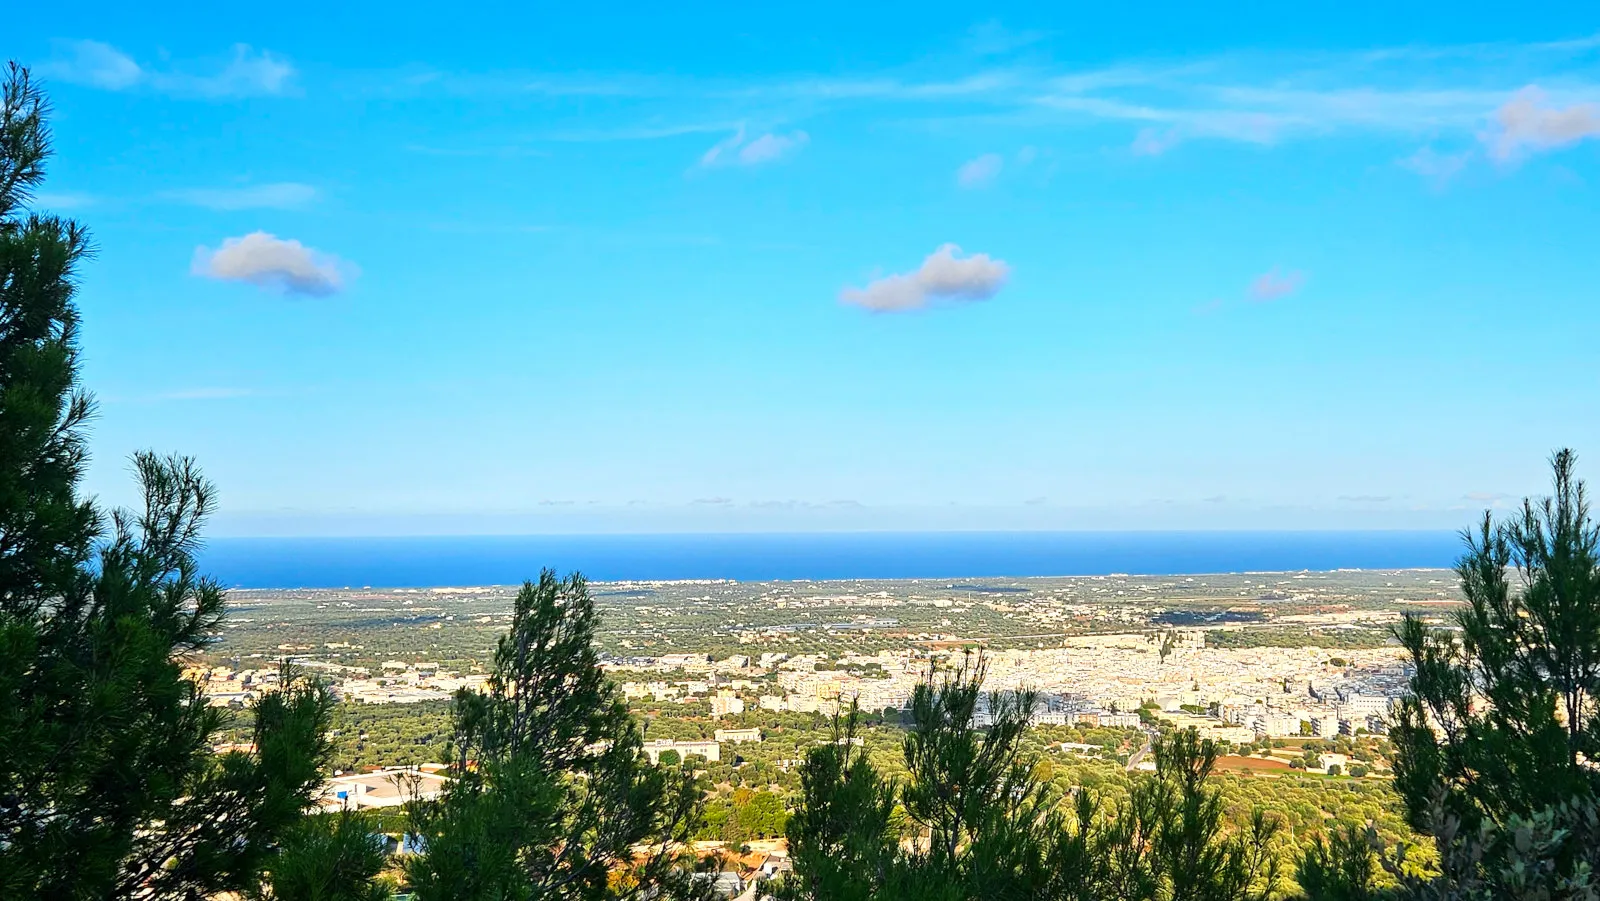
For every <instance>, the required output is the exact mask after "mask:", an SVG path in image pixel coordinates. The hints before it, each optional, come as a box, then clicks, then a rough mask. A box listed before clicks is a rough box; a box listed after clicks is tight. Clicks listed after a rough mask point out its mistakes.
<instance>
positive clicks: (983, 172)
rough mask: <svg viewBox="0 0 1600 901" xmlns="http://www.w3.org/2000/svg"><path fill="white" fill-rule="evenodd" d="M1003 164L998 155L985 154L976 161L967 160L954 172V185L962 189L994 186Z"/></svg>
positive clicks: (1003, 166) (1003, 161)
mask: <svg viewBox="0 0 1600 901" xmlns="http://www.w3.org/2000/svg"><path fill="white" fill-rule="evenodd" d="M1005 164H1006V163H1005V160H1004V159H1002V158H1001V156H1000V154H998V153H985V154H984V155H983V156H980V157H977V158H976V159H970V160H967V161H966V162H965V163H962V164H961V168H959V169H957V170H956V184H958V185H960V186H961V187H963V188H986V187H988V186H989V185H992V184H994V180H995V179H996V178H998V177H999V176H1000V170H1001V169H1003V168H1005Z"/></svg>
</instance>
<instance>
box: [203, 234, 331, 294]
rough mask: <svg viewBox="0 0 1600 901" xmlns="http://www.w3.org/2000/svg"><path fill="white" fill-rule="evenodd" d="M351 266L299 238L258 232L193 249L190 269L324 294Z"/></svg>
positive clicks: (290, 290)
mask: <svg viewBox="0 0 1600 901" xmlns="http://www.w3.org/2000/svg"><path fill="white" fill-rule="evenodd" d="M350 269H351V267H349V266H348V265H347V264H345V263H344V262H342V261H341V260H339V259H338V258H336V257H332V256H329V255H327V254H323V253H318V252H317V251H315V250H312V249H311V248H309V247H307V246H305V245H304V244H301V243H300V242H299V241H293V240H285V239H283V238H279V237H276V236H274V235H269V234H267V233H266V232H261V231H258V232H251V233H250V234H248V235H244V236H243V237H239V238H228V239H226V240H224V241H223V242H222V246H221V247H218V248H217V249H216V250H211V249H210V248H207V247H197V248H195V252H194V262H193V264H192V266H191V269H190V271H191V272H193V273H194V274H195V275H199V276H204V277H206V278H214V279H220V280H223V281H240V282H249V283H250V284H252V285H259V286H261V287H263V288H276V289H278V290H280V291H283V292H284V293H286V294H305V295H310V296H313V297H324V296H327V295H329V294H333V293H335V292H337V291H339V290H340V289H342V288H343V287H344V284H345V281H346V280H347V278H348V277H349V274H350Z"/></svg>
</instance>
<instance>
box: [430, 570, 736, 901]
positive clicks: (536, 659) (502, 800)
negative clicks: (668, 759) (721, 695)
mask: <svg viewBox="0 0 1600 901" xmlns="http://www.w3.org/2000/svg"><path fill="white" fill-rule="evenodd" d="M594 619H595V612H594V601H593V600H592V599H591V598H590V596H589V589H588V585H587V583H586V582H585V581H584V579H583V577H582V576H579V575H576V574H574V575H572V576H569V577H567V578H565V579H559V578H557V577H556V575H555V573H554V572H552V571H550V570H545V571H544V572H543V573H541V574H540V576H539V581H538V582H537V583H532V582H529V583H526V584H524V585H523V586H522V589H521V591H519V592H518V594H517V598H516V603H515V607H514V610H513V613H512V621H511V629H510V631H509V632H508V633H507V634H506V635H505V636H503V637H502V638H501V639H500V643H499V646H498V648H497V649H496V651H495V660H494V670H493V672H492V673H491V675H490V677H489V681H488V685H487V686H486V690H485V691H484V692H483V693H482V694H477V693H473V692H470V691H465V690H463V691H461V692H459V693H458V694H457V695H456V698H455V702H454V708H455V709H454V714H455V732H454V737H453V739H452V767H451V775H452V776H453V777H454V778H453V780H452V781H451V783H450V784H449V786H448V787H447V788H446V790H445V792H444V794H443V796H442V797H440V798H438V799H436V800H431V801H418V802H413V804H412V807H411V815H412V820H411V829H412V831H413V832H414V834H415V835H416V836H417V837H418V838H419V839H420V843H421V845H422V846H423V847H424V848H425V849H426V853H424V854H421V855H418V856H416V857H414V858H413V859H412V860H411V861H410V862H409V863H408V866H407V873H408V875H409V877H410V880H411V884H412V886H413V887H414V888H415V890H416V893H417V897H418V898H421V899H424V901H432V899H461V901H468V899H474V901H476V899H482V901H491V899H492V901H502V899H529V898H539V899H602V898H658V897H699V896H702V895H704V894H705V892H706V891H707V889H708V883H707V882H706V881H705V880H701V879H696V878H695V874H693V873H692V872H691V871H690V870H689V869H688V868H687V867H686V866H685V862H684V860H683V854H684V849H685V848H686V843H687V841H688V839H689V837H690V836H691V835H692V834H693V831H694V827H695V825H696V821H697V818H698V815H699V811H700V806H701V794H702V792H701V788H700V786H699V785H698V784H697V783H696V782H695V780H694V779H693V777H692V776H691V775H690V774H688V773H685V772H683V771H681V770H678V769H676V768H670V767H660V766H654V765H651V764H650V763H649V762H648V760H647V759H646V758H645V757H644V755H643V753H642V750H641V749H642V736H641V734H640V731H639V727H638V725H637V724H636V723H635V722H634V720H633V718H632V717H631V716H630V715H629V714H628V711H627V708H626V707H625V706H624V705H623V703H622V701H621V699H620V698H619V697H618V696H617V694H616V692H615V690H614V688H613V687H612V685H611V684H610V683H609V682H608V681H606V679H605V677H604V675H603V673H602V672H601V670H600V661H599V656H598V654H597V652H596V651H595V648H594Z"/></svg>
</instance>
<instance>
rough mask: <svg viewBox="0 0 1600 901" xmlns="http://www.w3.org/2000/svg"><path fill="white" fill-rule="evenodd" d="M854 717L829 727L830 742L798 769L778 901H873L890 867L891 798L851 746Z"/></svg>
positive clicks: (852, 714)
mask: <svg viewBox="0 0 1600 901" xmlns="http://www.w3.org/2000/svg"><path fill="white" fill-rule="evenodd" d="M858 715H859V711H857V710H856V709H854V708H852V709H851V710H850V712H849V713H848V714H847V715H845V716H844V717H842V718H837V719H836V720H835V722H834V730H833V741H832V742H830V743H829V744H826V745H823V746H821V747H819V748H815V749H813V750H812V751H811V752H810V753H809V754H807V755H806V759H805V761H804V762H803V763H802V764H801V765H800V802H799V804H798V805H797V807H796V809H795V812H794V815H793V816H792V817H790V819H789V829H788V836H789V858H790V860H791V861H792V862H793V865H794V872H793V874H792V875H791V876H790V877H789V878H788V879H786V880H785V884H784V885H783V886H781V887H780V890H779V892H778V894H779V896H780V897H781V898H784V899H796V901H798V899H815V901H821V899H827V901H873V899H875V898H879V897H882V895H881V893H882V891H883V889H884V887H885V886H886V885H887V883H888V881H889V879H890V869H891V867H893V866H894V865H895V837H894V830H893V826H892V820H891V817H892V816H893V813H894V806H895V799H894V791H893V789H892V788H891V787H890V786H889V784H888V783H886V782H885V781H884V780H883V778H882V777H881V776H879V775H878V771H877V770H876V769H874V768H873V766H872V764H871V763H870V762H868V761H867V757H866V754H865V753H863V752H862V751H861V749H859V748H858V747H857V746H856V744H855V737H856V724H857V722H858Z"/></svg>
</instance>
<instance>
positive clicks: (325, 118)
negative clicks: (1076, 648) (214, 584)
mask: <svg viewBox="0 0 1600 901" xmlns="http://www.w3.org/2000/svg"><path fill="white" fill-rule="evenodd" d="M1271 9H1272V12H1271V14H1265V13H1263V14H1260V15H1254V14H1249V13H1234V14H1230V15H1227V16H1218V15H1216V14H1215V13H1214V12H1213V11H1208V10H1199V9H1192V8H1188V7H1185V6H1183V5H1178V4H1165V5H1163V4H1157V5H1155V6H1149V5H1145V6H1140V7H1137V8H1133V7H1130V8H1127V9H1118V10H1104V9H1084V10H1078V11H1074V12H1072V13H1071V14H1070V15H1068V14H1067V13H1065V12H1054V13H1053V12H1052V11H1050V10H1044V9H1041V8H1038V7H1037V6H1028V5H1022V4H998V5H990V6H986V7H984V8H983V11H982V14H981V15H976V14H974V13H973V12H972V11H971V10H970V9H968V8H962V7H954V6H933V7H929V6H926V5H922V6H919V7H917V12H916V13H912V12H910V11H909V10H907V9H889V8H863V7H861V6H860V5H859V4H856V5H850V6H845V5H842V4H823V5H814V6H811V7H808V8H807V10H806V12H805V20H806V26H807V27H805V28H795V27H794V22H793V21H792V18H793V17H792V16H791V15H790V14H786V13H781V12H777V11H772V10H765V9H752V8H748V7H728V8H721V9H710V8H699V9H694V10H682V9H673V10H661V11H652V10H645V11H640V12H636V13H633V14H631V15H629V16H627V17H618V16H615V15H612V14H610V11H608V10H605V9H601V8H594V9H574V8H552V9H539V10H534V9H525V10H505V11H502V12H499V13H497V14H496V15H495V16H494V17H493V18H492V19H491V18H489V17H488V16H479V15H473V14H469V13H463V14H461V15H457V16H444V17H440V16H437V15H432V14H431V10H432V8H431V7H420V6H419V7H414V8H409V9H408V8H405V7H395V6H393V5H387V6H384V7H377V6H367V7H364V8H359V9H358V8H355V7H350V6H344V5H340V6H338V7H328V6H327V5H325V4H324V5H318V6H316V7H312V6H310V5H307V4H296V3H288V4H279V5H277V6H275V7H274V8H273V10H274V12H273V14H272V15H262V14H261V11H260V10H259V9H256V8H246V7H239V8H211V7H207V8H206V11H205V14H204V15H180V14H176V13H173V14H167V15H152V14H151V13H150V12H149V11H148V10H141V9H137V8H134V7H132V6H128V5H123V4H109V3H103V2H98V0H96V2H90V3H88V4H87V5H83V6H74V7H72V8H70V9H67V8H60V9H57V8H53V7H47V6H35V7H31V8H27V9H23V10H19V11H18V13H17V18H18V22H17V27H16V33H15V34H14V35H11V36H10V37H12V40H11V41H10V42H8V46H7V48H6V49H7V52H8V53H9V54H11V55H12V56H14V57H15V58H17V59H18V60H19V61H21V62H23V63H25V64H27V65H30V66H32V67H34V70H35V71H36V73H37V74H38V75H39V76H40V77H41V78H42V79H43V80H44V81H45V83H46V84H47V85H48V88H49V91H50V96H51V98H52V100H53V102H54V104H55V109H56V112H55V116H54V118H53V126H54V129H55V140H56V150H57V156H56V159H55V160H54V161H53V162H52V164H51V170H50V172H51V175H50V179H49V182H48V190H47V192H46V193H45V194H43V195H41V196H40V197H39V198H37V204H36V205H37V206H38V207H39V208H41V209H47V210H51V211H54V212H58V213H62V214H68V215H71V216H74V217H76V218H78V219H80V220H82V221H83V222H84V223H85V224H86V225H88V226H89V227H90V229H91V230H92V232H93V234H94V235H95V237H96V240H97V243H98V244H99V246H100V247H101V252H100V255H99V257H98V258H97V259H96V260H95V261H94V262H93V263H92V265H88V266H86V267H85V268H84V272H83V289H82V292H81V294H80V295H79V297H80V302H81V305H82V308H83V315H84V328H83V346H84V348H85V351H84V381H85V383H86V385H87V386H88V387H90V388H91V389H92V390H94V391H95V392H96V393H97V394H98V396H99V399H100V402H101V406H100V415H99V418H98V420H97V421H96V422H95V423H94V424H93V428H92V433H91V435H92V437H91V442H92V444H91V446H92V449H93V452H94V465H93V468H92V471H91V474H90V477H89V479H88V488H89V489H90V490H91V491H94V492H96V493H98V494H99V495H100V496H101V497H102V498H103V499H104V500H106V501H108V502H111V503H121V504H126V503H130V502H132V501H133V500H134V496H135V495H134V492H135V485H134V483H133V480H132V479H131V478H130V476H129V472H128V463H127V460H128V456H129V454H131V453H132V452H133V451H135V450H137V449H141V448H147V447H151V448H154V449H156V450H160V451H178V452H182V453H185V454H191V455H193V456H195V457H196V458H197V459H198V461H199V463H200V464H201V466H202V467H203V468H204V470H205V471H206V473H207V474H208V475H209V476H210V477H211V478H212V479H213V480H214V481H216V482H217V484H218V486H219V489H220V494H221V500H222V507H221V511H220V513H219V515H218V517H217V518H216V520H215V522H214V524H213V526H212V528H211V529H210V530H209V533H210V534H212V535H216V536H250V535H290V536H292V535H329V534H342V535H397V534H398V535H405V534H414V535H423V534H495V533H522V532H533V533H563V532H624V533H652V532H695V531H703V532H742V531H777V532H784V531H793V532H805V531H829V530H891V531H899V530H977V531H982V530H1171V529H1224V530H1225V529H1255V530H1263V529H1265V530H1273V529H1427V530H1433V529H1459V528H1462V527H1465V526H1468V525H1470V524H1471V523H1472V522H1473V521H1474V520H1475V518H1476V517H1477V515H1478V513H1479V512H1480V511H1482V510H1483V509H1485V508H1504V507H1505V506H1506V505H1508V504H1510V503H1513V502H1515V500H1516V499H1517V498H1520V497H1521V496H1523V495H1530V494H1531V495H1538V494H1542V493H1544V492H1545V491H1547V490H1548V467H1547V462H1546V461H1547V457H1548V455H1549V453H1550V452H1551V451H1552V450H1554V449H1555V448H1557V447H1563V446H1570V447H1573V448H1575V449H1577V451H1578V452H1579V454H1580V457H1581V458H1582V459H1581V460H1580V465H1579V469H1580V473H1582V474H1586V475H1592V474H1593V473H1595V472H1597V471H1600V470H1597V469H1596V468H1595V466H1596V465H1600V416H1597V415H1596V414H1597V413H1600V409H1597V405H1596V401H1595V399H1594V392H1593V390H1592V389H1593V380H1592V379H1584V378H1574V377H1573V376H1572V373H1574V372H1577V373H1584V372H1590V373H1592V372H1593V364H1594V359H1595V355H1594V349H1593V336H1594V335H1595V334H1596V333H1597V326H1600V307H1597V305H1596V303H1595V285H1596V284H1600V254H1597V253H1595V251H1594V236H1595V235H1597V234H1600V202H1597V200H1600V198H1597V196H1596V186H1595V185H1596V179H1597V177H1600V33H1597V32H1596V22H1595V21H1594V18H1593V16H1592V15H1589V16H1585V15H1583V12H1584V10H1581V9H1579V8H1577V7H1576V6H1569V5H1555V4H1544V5H1541V4H1536V5H1535V6H1534V8H1533V9H1532V10H1525V11H1524V12H1522V13H1519V14H1518V15H1517V16H1515V17H1506V16H1503V15H1499V14H1493V13H1490V12H1487V11H1485V12H1479V11H1476V10H1473V9H1465V8H1457V7H1450V8H1449V9H1448V14H1445V12H1446V8H1445V7H1443V6H1435V7H1433V8H1431V9H1418V10H1416V14H1415V15H1412V16H1410V17H1403V16H1397V15H1395V14H1394V13H1393V9H1392V7H1391V6H1389V5H1379V4H1363V5H1350V4H1340V5H1339V6H1337V7H1333V6H1328V7H1326V9H1317V8H1312V7H1297V8H1296V9H1294V10H1284V9H1281V8H1279V7H1272V8H1271ZM424 16H426V20H427V21H426V27H422V26H420V25H419V24H418V23H419V22H421V21H423V18H424ZM308 17H310V18H315V20H316V21H317V23H318V27H317V28H314V29H311V28H304V27H302V26H301V23H302V22H303V21H304V20H306V19H307V18H308ZM824 36H825V37H824ZM174 360H181V361H182V365H181V366H175V365H174ZM1586 454H1587V455H1589V456H1584V455H1586Z"/></svg>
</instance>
